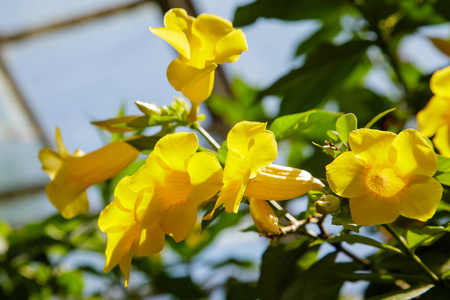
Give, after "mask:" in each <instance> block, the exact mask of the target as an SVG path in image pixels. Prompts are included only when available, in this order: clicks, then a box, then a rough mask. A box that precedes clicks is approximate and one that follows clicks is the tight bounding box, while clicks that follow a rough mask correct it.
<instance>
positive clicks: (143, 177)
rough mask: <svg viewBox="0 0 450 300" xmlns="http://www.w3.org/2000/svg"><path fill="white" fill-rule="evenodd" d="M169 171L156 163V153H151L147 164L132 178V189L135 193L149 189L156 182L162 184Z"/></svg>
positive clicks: (130, 183)
mask: <svg viewBox="0 0 450 300" xmlns="http://www.w3.org/2000/svg"><path fill="white" fill-rule="evenodd" d="M166 174H167V170H165V169H163V168H162V167H161V166H160V165H159V164H158V162H157V161H156V157H155V152H152V153H150V155H149V156H148V157H147V160H146V162H145V164H144V165H143V166H142V167H140V168H139V170H138V171H137V172H136V173H134V174H133V176H131V178H130V182H129V185H130V188H131V189H132V190H134V191H141V190H143V189H149V188H150V187H152V186H154V184H155V182H158V181H159V182H161V181H163V180H164V178H165V177H166Z"/></svg>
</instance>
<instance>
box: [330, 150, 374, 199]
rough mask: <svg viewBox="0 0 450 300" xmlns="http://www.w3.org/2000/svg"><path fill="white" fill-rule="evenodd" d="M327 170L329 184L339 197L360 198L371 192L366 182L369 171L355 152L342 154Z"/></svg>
mask: <svg viewBox="0 0 450 300" xmlns="http://www.w3.org/2000/svg"><path fill="white" fill-rule="evenodd" d="M326 169H327V180H328V184H329V185H330V188H331V189H332V190H333V192H335V193H336V194H338V195H339V196H342V197H349V198H350V197H359V196H363V195H365V194H367V193H368V192H369V189H368V187H367V185H366V182H365V178H366V176H367V172H368V170H366V168H365V164H364V162H363V161H362V160H361V159H359V158H357V157H356V156H355V154H354V153H353V151H350V152H345V153H342V154H341V155H339V156H338V157H337V158H336V159H335V160H334V161H333V162H332V163H330V164H329V165H327V166H326Z"/></svg>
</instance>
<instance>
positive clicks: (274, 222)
mask: <svg viewBox="0 0 450 300" xmlns="http://www.w3.org/2000/svg"><path fill="white" fill-rule="evenodd" d="M250 215H251V216H252V219H253V222H254V223H255V225H256V228H258V230H259V231H260V232H263V233H272V234H279V233H280V230H279V229H278V218H277V217H276V216H275V214H274V213H273V210H272V209H271V208H270V206H269V204H267V202H266V201H264V200H256V199H253V198H250Z"/></svg>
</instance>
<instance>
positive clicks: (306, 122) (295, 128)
mask: <svg viewBox="0 0 450 300" xmlns="http://www.w3.org/2000/svg"><path fill="white" fill-rule="evenodd" d="M338 116H340V113H333V112H328V111H323V110H310V111H307V112H303V113H298V114H293V115H287V116H282V117H279V118H277V119H275V120H274V121H273V123H272V124H270V126H269V130H271V131H272V132H273V133H274V134H275V137H276V139H277V140H278V141H280V140H284V139H286V138H288V137H290V136H292V135H296V136H297V135H298V136H303V137H311V138H313V139H320V137H324V138H326V132H327V131H328V130H330V129H334V123H335V122H336V119H337V118H338Z"/></svg>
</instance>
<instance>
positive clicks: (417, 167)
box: [326, 129, 442, 225]
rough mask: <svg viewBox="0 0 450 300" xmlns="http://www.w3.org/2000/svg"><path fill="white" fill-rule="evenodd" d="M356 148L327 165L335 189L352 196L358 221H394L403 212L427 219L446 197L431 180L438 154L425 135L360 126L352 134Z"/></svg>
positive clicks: (356, 220)
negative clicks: (396, 132) (360, 127)
mask: <svg viewBox="0 0 450 300" xmlns="http://www.w3.org/2000/svg"><path fill="white" fill-rule="evenodd" d="M348 140H349V146H350V148H351V151H348V152H345V153H343V154H341V155H339V156H338V157H337V158H336V159H335V160H334V161H333V162H332V163H331V164H329V165H327V167H326V169H327V179H328V183H329V185H330V188H331V189H332V190H333V191H334V192H335V193H336V194H338V195H339V196H342V197H346V198H350V210H351V214H352V218H353V222H355V223H356V224H359V225H373V224H385V223H390V222H393V221H394V220H395V219H397V217H398V216H399V215H402V216H405V217H407V218H412V219H417V220H420V221H426V220H428V219H429V218H431V217H432V216H433V215H434V213H435V211H436V208H437V205H438V203H439V200H440V199H441V196H442V186H441V184H440V183H439V182H438V181H437V180H435V179H434V178H432V177H431V176H433V174H434V173H435V172H436V169H437V156H436V154H435V153H434V151H433V148H432V147H431V146H430V145H429V144H428V143H427V142H426V141H425V139H424V138H423V137H422V136H421V134H420V133H418V132H417V131H415V130H413V129H407V130H404V131H402V132H400V133H399V134H398V135H396V134H394V133H392V132H385V131H378V130H372V129H359V130H355V131H352V132H351V133H350V134H349V139H348Z"/></svg>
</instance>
